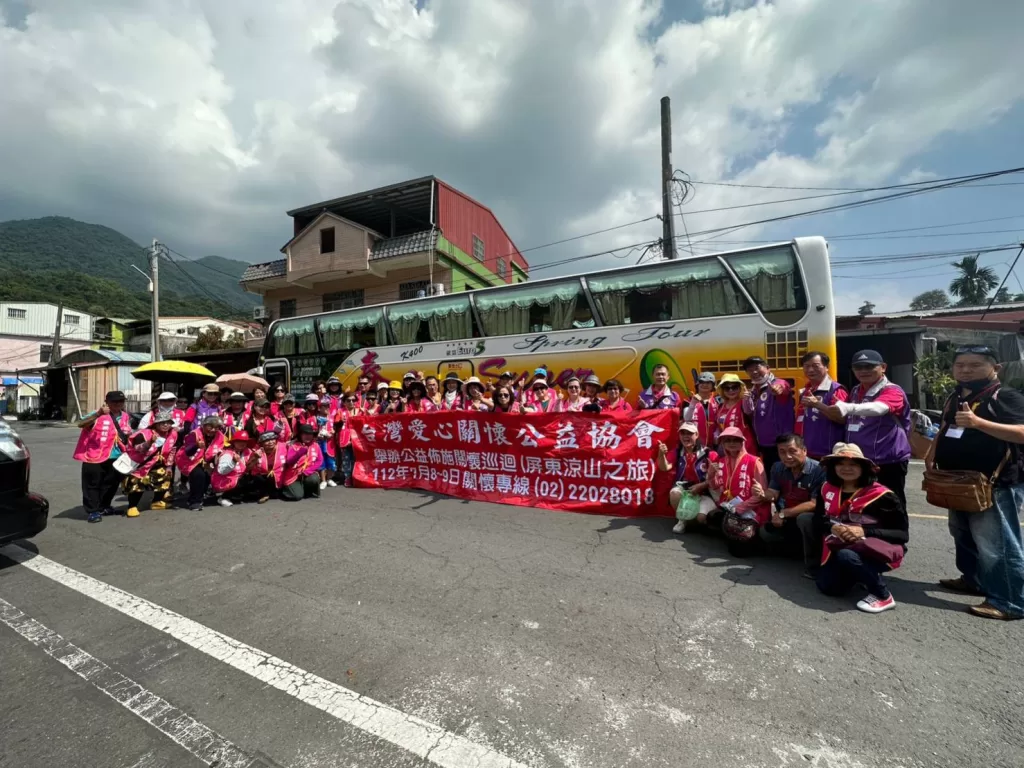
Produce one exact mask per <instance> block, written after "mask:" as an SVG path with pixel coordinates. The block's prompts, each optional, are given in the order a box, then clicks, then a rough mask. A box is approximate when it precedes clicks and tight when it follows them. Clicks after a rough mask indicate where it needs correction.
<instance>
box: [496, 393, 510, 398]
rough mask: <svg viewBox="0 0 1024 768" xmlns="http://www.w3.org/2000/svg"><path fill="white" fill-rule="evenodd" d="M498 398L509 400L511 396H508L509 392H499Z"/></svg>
mask: <svg viewBox="0 0 1024 768" xmlns="http://www.w3.org/2000/svg"><path fill="white" fill-rule="evenodd" d="M497 396H498V397H500V398H502V399H508V397H509V394H508V392H499V393H498V395H497Z"/></svg>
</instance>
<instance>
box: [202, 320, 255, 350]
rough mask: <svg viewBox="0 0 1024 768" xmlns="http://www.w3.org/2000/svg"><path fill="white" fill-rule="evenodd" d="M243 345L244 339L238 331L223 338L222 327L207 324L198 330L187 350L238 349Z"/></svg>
mask: <svg viewBox="0 0 1024 768" xmlns="http://www.w3.org/2000/svg"><path fill="white" fill-rule="evenodd" d="M244 346H245V339H244V338H243V337H242V334H240V333H239V332H238V331H235V332H234V333H232V334H231V335H230V336H228V337H227V338H224V329H223V328H221V327H220V326H219V325H208V326H206V327H205V328H203V329H201V330H200V331H199V335H198V336H197V337H196V340H195V342H194V343H193V344H192V346H190V347H189V348H188V351H189V352H208V351H210V350H213V349H240V348H242V347H244Z"/></svg>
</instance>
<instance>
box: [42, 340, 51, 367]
mask: <svg viewBox="0 0 1024 768" xmlns="http://www.w3.org/2000/svg"><path fill="white" fill-rule="evenodd" d="M52 353H53V344H40V345H39V362H40V363H48V362H50V355H51V354H52Z"/></svg>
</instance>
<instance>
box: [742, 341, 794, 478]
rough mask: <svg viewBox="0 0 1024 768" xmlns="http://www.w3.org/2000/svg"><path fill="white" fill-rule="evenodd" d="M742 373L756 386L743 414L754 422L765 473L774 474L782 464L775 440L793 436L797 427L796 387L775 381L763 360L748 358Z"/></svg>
mask: <svg viewBox="0 0 1024 768" xmlns="http://www.w3.org/2000/svg"><path fill="white" fill-rule="evenodd" d="M743 370H744V371H745V372H746V374H747V376H749V377H750V381H751V382H752V383H753V387H752V388H751V390H750V392H749V393H748V394H747V398H746V399H745V400H744V401H743V412H744V413H746V414H748V415H749V416H750V417H751V419H752V420H753V422H754V434H755V435H756V436H757V447H758V449H759V450H760V452H761V458H762V459H764V466H765V471H771V468H772V467H774V466H775V464H776V462H778V460H779V449H778V448H777V447H776V445H775V439H776V438H777V437H779V436H780V435H788V434H791V433H792V432H793V429H794V427H795V425H796V404H795V402H794V400H793V387H791V386H790V384H789V382H788V381H786V380H785V379H778V378H776V377H775V374H774V373H772V371H771V368H769V367H768V363H767V362H765V360H764V358H762V357H757V356H752V357H748V358H747V359H746V360H744V361H743Z"/></svg>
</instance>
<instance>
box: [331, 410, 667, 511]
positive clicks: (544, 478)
mask: <svg viewBox="0 0 1024 768" xmlns="http://www.w3.org/2000/svg"><path fill="white" fill-rule="evenodd" d="M678 419H679V414H678V413H677V412H675V411H673V410H662V411H640V412H632V413H621V414H620V413H614V414H575V413H570V414H531V415H515V414H493V413H464V414H462V413H460V414H452V413H429V412H428V413H417V414H392V415H388V416H386V417H383V416H366V417H358V418H356V419H353V421H352V427H353V429H352V431H351V434H352V447H353V450H354V452H355V467H354V474H353V480H354V481H355V484H356V485H357V486H359V487H364V488H420V489H422V490H427V491H433V492H435V493H442V494H446V495H449V496H458V497H461V498H467V499H474V500H477V501H491V502H498V503H503V504H516V505H520V506H531V507H545V508H548V509H556V510H565V511H573V512H591V513H596V514H607V515H626V516H646V515H663V514H667V509H666V508H667V504H666V502H665V500H666V499H667V497H668V491H669V488H671V485H672V480H673V473H670V472H658V471H657V463H656V459H657V455H658V448H657V445H658V442H659V441H661V442H664V443H666V444H667V445H668V447H669V451H670V452H671V453H674V452H675V448H676V439H675V438H676V435H677V427H678ZM420 443H432V445H433V446H436V447H427V446H424V447H420V446H419V444H420Z"/></svg>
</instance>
